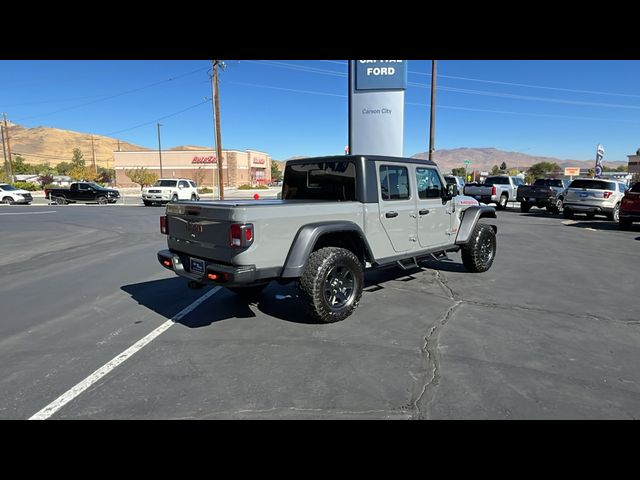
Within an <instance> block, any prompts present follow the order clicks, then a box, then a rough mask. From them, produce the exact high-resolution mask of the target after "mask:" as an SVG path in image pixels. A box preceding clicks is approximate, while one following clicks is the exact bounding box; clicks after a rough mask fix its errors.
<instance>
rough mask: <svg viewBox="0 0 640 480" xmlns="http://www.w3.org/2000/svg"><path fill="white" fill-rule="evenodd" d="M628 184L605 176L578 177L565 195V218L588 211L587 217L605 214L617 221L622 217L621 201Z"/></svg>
mask: <svg viewBox="0 0 640 480" xmlns="http://www.w3.org/2000/svg"><path fill="white" fill-rule="evenodd" d="M626 190H627V186H626V185H625V184H624V183H622V182H618V181H615V180H609V179H604V178H576V179H575V180H574V181H573V182H571V184H570V185H569V187H568V188H567V190H566V192H565V195H564V218H573V214H574V213H586V214H587V218H593V217H594V216H596V215H604V216H606V217H607V218H608V219H609V220H613V221H614V222H617V221H618V219H619V218H620V202H621V201H622V197H624V192H625V191H626Z"/></svg>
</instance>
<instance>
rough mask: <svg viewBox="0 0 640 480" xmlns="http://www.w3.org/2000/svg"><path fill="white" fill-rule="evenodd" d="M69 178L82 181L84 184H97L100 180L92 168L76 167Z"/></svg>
mask: <svg viewBox="0 0 640 480" xmlns="http://www.w3.org/2000/svg"><path fill="white" fill-rule="evenodd" d="M69 176H70V177H71V179H72V180H80V181H84V182H95V181H96V180H97V179H98V174H97V173H96V171H95V170H94V169H93V168H91V167H80V166H75V167H73V168H72V169H71V171H70V172H69Z"/></svg>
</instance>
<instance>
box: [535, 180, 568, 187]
mask: <svg viewBox="0 0 640 480" xmlns="http://www.w3.org/2000/svg"><path fill="white" fill-rule="evenodd" d="M533 184H534V185H538V186H539V185H546V186H547V187H560V188H563V187H564V184H563V183H562V180H559V179H555V178H539V179H538V180H536V181H535V182H534V183H533Z"/></svg>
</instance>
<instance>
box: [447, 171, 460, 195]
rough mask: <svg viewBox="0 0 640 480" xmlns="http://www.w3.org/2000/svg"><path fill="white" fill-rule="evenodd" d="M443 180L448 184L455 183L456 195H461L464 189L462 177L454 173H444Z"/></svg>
mask: <svg viewBox="0 0 640 480" xmlns="http://www.w3.org/2000/svg"><path fill="white" fill-rule="evenodd" d="M444 180H445V181H446V182H447V183H448V184H449V185H455V186H456V188H457V189H458V191H457V194H456V195H462V191H463V190H464V180H463V179H462V177H458V176H456V175H445V176H444Z"/></svg>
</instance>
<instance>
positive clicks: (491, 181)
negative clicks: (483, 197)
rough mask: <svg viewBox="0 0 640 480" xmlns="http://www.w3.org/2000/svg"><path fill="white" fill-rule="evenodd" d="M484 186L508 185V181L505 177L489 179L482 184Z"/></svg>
mask: <svg viewBox="0 0 640 480" xmlns="http://www.w3.org/2000/svg"><path fill="white" fill-rule="evenodd" d="M484 184H485V185H509V179H508V178H507V177H489V178H487V181H486V182H484Z"/></svg>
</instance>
